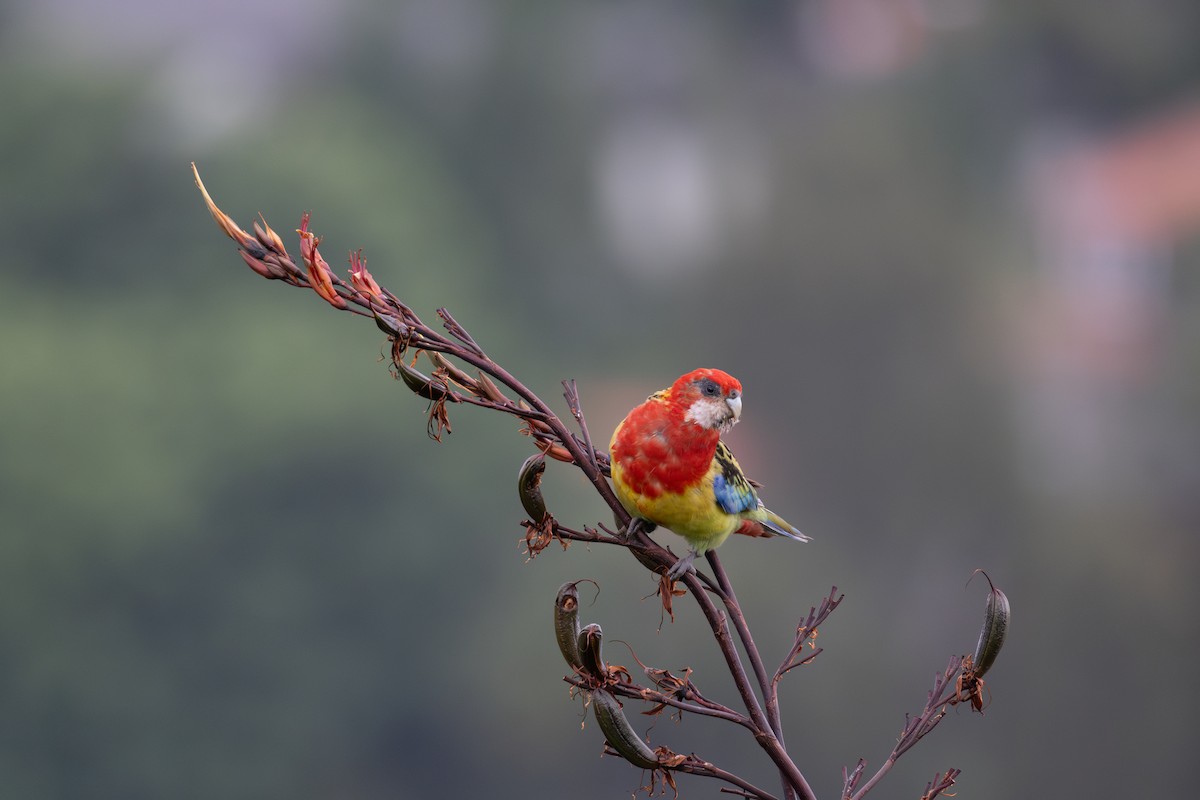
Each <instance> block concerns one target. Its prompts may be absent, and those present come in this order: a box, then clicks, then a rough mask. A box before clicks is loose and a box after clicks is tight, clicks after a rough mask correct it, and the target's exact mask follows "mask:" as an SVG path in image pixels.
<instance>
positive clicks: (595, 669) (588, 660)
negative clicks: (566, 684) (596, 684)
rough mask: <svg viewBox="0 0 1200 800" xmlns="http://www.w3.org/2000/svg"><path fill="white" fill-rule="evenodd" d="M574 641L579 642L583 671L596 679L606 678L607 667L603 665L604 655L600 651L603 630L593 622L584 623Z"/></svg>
mask: <svg viewBox="0 0 1200 800" xmlns="http://www.w3.org/2000/svg"><path fill="white" fill-rule="evenodd" d="M576 641H577V642H578V643H579V659H580V661H582V662H583V670H584V672H587V673H588V674H589V675H591V676H592V677H593V678H596V679H597V680H601V681H603V680H606V679H607V678H608V667H607V666H605V665H604V657H603V656H602V655H601V653H600V648H601V645H602V644H603V642H604V631H602V630H600V626H599V625H597V624H596V623H594V622H593V623H591V624H590V625H584V626H583V628H582V629H581V630H580V631H579V636H578V638H577V639H576Z"/></svg>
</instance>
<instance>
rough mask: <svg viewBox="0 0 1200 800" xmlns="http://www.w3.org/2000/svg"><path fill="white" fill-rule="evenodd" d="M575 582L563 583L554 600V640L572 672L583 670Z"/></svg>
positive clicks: (576, 583) (577, 593) (577, 594)
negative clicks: (556, 641)
mask: <svg viewBox="0 0 1200 800" xmlns="http://www.w3.org/2000/svg"><path fill="white" fill-rule="evenodd" d="M577 585H578V582H577V581H572V582H570V583H564V584H563V585H562V587H560V588H559V590H558V597H556V598H554V638H555V639H557V640H558V649H559V650H560V651H562V656H563V658H564V659H565V660H566V662H567V665H568V666H569V667H571V669H573V670H580V669H582V668H583V658H582V657H581V656H580V654H579V590H578V589H577V588H576V587H577Z"/></svg>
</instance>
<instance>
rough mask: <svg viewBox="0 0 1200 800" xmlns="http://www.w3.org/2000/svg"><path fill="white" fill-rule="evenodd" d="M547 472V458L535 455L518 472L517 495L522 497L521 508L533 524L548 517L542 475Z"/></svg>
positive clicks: (539, 454) (526, 460) (538, 454)
mask: <svg viewBox="0 0 1200 800" xmlns="http://www.w3.org/2000/svg"><path fill="white" fill-rule="evenodd" d="M545 471H546V457H545V456H544V455H543V454H541V453H534V454H533V455H531V456H530V457H529V458H527V459H525V463H524V464H522V465H521V469H520V470H518V472H517V494H518V495H520V497H521V506H522V507H523V508H524V509H525V513H526V514H528V515H529V519H530V520H531V521H533V522H541V521H542V520H543V519H545V517H546V501H545V499H544V498H543V497H542V473H543V472H545Z"/></svg>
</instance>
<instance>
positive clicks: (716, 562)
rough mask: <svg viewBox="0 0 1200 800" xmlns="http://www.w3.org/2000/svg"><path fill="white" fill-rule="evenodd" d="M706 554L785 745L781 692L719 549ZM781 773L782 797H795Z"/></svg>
mask: <svg viewBox="0 0 1200 800" xmlns="http://www.w3.org/2000/svg"><path fill="white" fill-rule="evenodd" d="M705 556H706V557H707V558H708V563H709V566H711V567H712V571H713V575H714V576H715V577H716V579H717V585H718V586H720V587H721V591H722V593H723V594H724V597H723V598H722V599H723V600H724V604H725V610H726V612H728V614H729V618H730V619H731V620H733V627H734V629H735V630H736V631H737V633H738V638H739V639H741V640H742V647H743V648H744V649H745V651H746V657H747V658H749V659H750V667H751V669H753V670H754V677H755V678H756V679H757V680H758V690H759V692H760V693H761V694H762V698H763V703H764V705H765V706H766V715H767V724H768V725H769V726H770V727H771V732H772V733H774V734H775V738H776V740H778V742H779V746H780V747H783V748H786V747H787V744H786V743H785V742H784V740H783V721H782V720H781V719H780V716H779V695H778V694H776V693H775V692H773V691H771V682H770V680H769V679H768V678H767V668H766V666H764V665H763V660H762V656H761V655H759V652H758V647H756V646H755V644H754V637H753V636H751V635H750V626H749V625H748V624H746V616H745V614H743V613H742V607H741V605H740V604H739V603H738V601H737V595H735V594H734V591H733V584H732V583H730V581H729V575H728V574H727V573H726V572H725V566H724V565H723V564H722V563H721V559H720V558H718V557H717V551H715V550H709V551H708V552H707V553H705ZM781 775H782V777H783V796H784V798H785V800H792V799H793V798H794V797H795V796H796V795H795V790H794V789H793V788H792V786H791V783H790V781H789V780H788V777H787V774H786V773H781Z"/></svg>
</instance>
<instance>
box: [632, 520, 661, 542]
mask: <svg viewBox="0 0 1200 800" xmlns="http://www.w3.org/2000/svg"><path fill="white" fill-rule="evenodd" d="M657 527H658V526H657V525H655V524H654V523H653V522H651V521H650V520H648V519H642V518H641V517H634V518H633V519H631V520H629V525H628V527H626V528H625V538H626V539H636V538H637V535H638V532H639V531H640V532H642V533H650V532H651V531H653V530H654V529H655V528H657Z"/></svg>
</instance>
